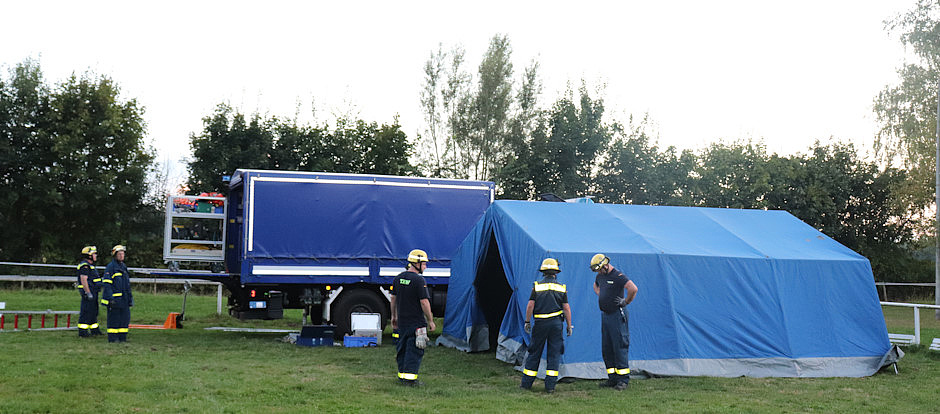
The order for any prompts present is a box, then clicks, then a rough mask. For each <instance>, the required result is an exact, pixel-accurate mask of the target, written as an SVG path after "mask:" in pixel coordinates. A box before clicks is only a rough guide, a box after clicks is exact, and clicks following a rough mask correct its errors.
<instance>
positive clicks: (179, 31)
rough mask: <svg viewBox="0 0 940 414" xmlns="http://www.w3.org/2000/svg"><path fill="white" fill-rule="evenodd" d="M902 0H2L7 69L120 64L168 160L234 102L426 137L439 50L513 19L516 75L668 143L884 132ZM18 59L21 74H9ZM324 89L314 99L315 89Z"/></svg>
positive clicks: (52, 78)
mask: <svg viewBox="0 0 940 414" xmlns="http://www.w3.org/2000/svg"><path fill="white" fill-rule="evenodd" d="M913 3H914V1H913V0H892V1H885V0H881V1H868V0H860V1H859V0H856V1H823V0H816V1H802V0H796V1H787V2H770V1H583V0H582V1H561V2H554V1H537V2H536V1H533V2H529V1H525V2H523V1H506V0H503V1H463V2H455V1H427V2H425V1H420V2H418V1H414V2H407V1H400V2H390V1H331V2H315V1H303V2H301V1H265V2H258V1H249V2H240V1H222V2H215V1H211V2H210V1H186V2H177V1H161V2H134V1H117V2H93V1H91V2H77V1H63V2H50V1H39V0H33V1H16V2H12V1H11V2H4V3H2V7H0V16H2V17H0V65H3V67H4V71H6V70H9V69H10V68H11V67H12V66H14V65H15V64H17V63H19V62H22V61H23V60H24V59H26V58H36V59H38V60H39V62H40V65H41V67H42V69H43V71H44V73H45V76H46V79H47V81H48V82H59V81H61V80H64V79H65V78H66V77H68V76H69V75H70V74H71V73H73V72H77V73H81V72H84V71H88V70H90V71H92V72H94V73H96V74H103V75H107V76H110V77H111V78H112V79H114V80H115V81H116V82H117V83H118V84H119V85H120V86H121V88H122V94H123V98H125V99H128V98H135V99H137V100H138V101H139V103H140V104H142V105H143V106H144V107H145V108H146V114H145V119H146V121H147V124H148V136H149V138H150V139H151V140H152V142H153V145H154V146H155V147H156V148H157V149H158V150H159V152H160V157H161V159H169V160H171V161H177V160H179V159H181V158H183V157H186V156H187V155H188V154H189V147H188V143H189V136H190V135H191V134H193V133H198V132H199V131H201V129H202V120H201V119H202V117H204V116H207V115H209V114H211V112H212V110H213V108H214V107H215V106H216V105H217V104H218V103H221V102H227V103H230V104H232V105H234V106H235V107H237V108H240V109H241V110H242V112H243V113H253V112H255V111H259V112H261V113H262V114H266V115H278V116H293V115H294V114H295V112H297V107H298V105H300V106H301V107H300V108H301V109H300V111H301V113H300V120H302V121H304V122H307V121H310V120H311V119H312V118H311V116H310V111H311V108H315V109H316V111H317V118H318V119H319V120H329V119H331V118H332V117H333V114H335V113H352V114H353V115H356V116H358V117H360V118H362V119H365V120H367V121H377V122H380V123H381V122H391V120H392V119H393V117H394V116H395V115H396V114H397V115H399V117H400V122H401V124H402V127H403V129H404V131H405V132H406V133H407V134H408V135H409V137H414V136H415V135H416V132H417V131H419V130H420V129H421V128H422V117H421V107H420V104H419V91H420V88H421V86H422V79H423V72H422V66H423V65H424V63H425V61H426V60H427V58H428V56H429V54H430V52H431V51H432V50H435V49H437V47H438V45H439V44H443V46H444V48H445V50H447V49H451V48H452V47H453V46H455V45H458V44H459V45H462V46H463V47H464V49H465V50H466V57H467V59H468V63H469V67H468V69H471V70H473V71H475V70H476V67H477V65H478V64H479V62H480V59H481V57H482V55H483V53H484V51H485V50H486V47H487V46H488V42H489V39H490V38H491V37H492V36H493V35H494V34H497V33H502V34H506V35H508V36H509V39H510V41H511V44H512V49H513V50H512V56H513V61H514V62H513V63H514V66H515V69H516V77H517V78H518V77H519V76H520V72H521V71H522V69H523V68H524V67H525V66H526V65H528V63H529V62H530V61H531V60H532V59H536V60H538V61H539V62H540V65H541V77H542V81H543V83H544V92H543V97H542V102H543V104H545V105H548V104H550V103H551V102H553V101H554V100H555V99H556V98H557V97H558V96H559V95H560V94H561V93H563V91H564V90H565V87H566V84H568V83H569V82H571V83H572V84H574V85H577V84H579V83H580V80H581V79H585V80H586V81H587V82H588V85H589V86H590V87H591V88H595V87H597V86H599V85H606V87H605V89H604V94H603V97H604V98H605V101H606V104H607V108H608V115H609V117H608V118H609V119H613V120H621V121H624V120H626V119H627V117H628V116H629V115H630V114H633V115H635V116H642V115H643V114H644V113H648V114H649V116H650V117H651V119H652V120H653V122H654V125H655V127H656V132H658V139H659V144H660V145H661V146H669V145H673V146H676V147H679V148H693V149H695V148H701V147H702V146H704V145H705V144H706V143H710V142H715V141H718V140H719V139H724V140H726V141H727V140H736V139H747V138H753V139H763V140H764V142H765V143H766V144H767V147H768V149H769V150H770V151H772V152H777V153H783V154H791V153H795V152H798V151H806V149H807V148H808V147H809V146H810V145H812V143H813V141H814V140H817V139H819V140H822V141H828V140H829V138H830V137H835V138H836V139H840V140H845V141H850V142H853V143H855V144H856V145H857V146H860V147H862V148H865V149H870V148H871V141H872V139H873V134H874V131H875V129H876V126H875V120H874V117H873V115H872V110H871V109H872V99H873V98H874V96H875V95H876V94H877V93H878V91H880V90H881V89H882V88H884V86H885V85H887V84H890V83H893V82H895V81H896V79H897V74H896V69H897V68H898V67H899V66H900V65H901V64H902V62H903V59H904V56H905V51H904V49H903V47H902V46H901V44H900V42H899V41H898V40H897V37H896V36H894V37H892V36H890V35H889V33H887V32H886V31H885V30H884V24H883V21H884V20H886V19H890V18H892V17H894V16H896V15H897V14H898V13H901V12H903V11H906V10H908V9H910V8H911V7H912V6H913ZM5 76H6V74H5ZM311 102H315V103H314V104H311Z"/></svg>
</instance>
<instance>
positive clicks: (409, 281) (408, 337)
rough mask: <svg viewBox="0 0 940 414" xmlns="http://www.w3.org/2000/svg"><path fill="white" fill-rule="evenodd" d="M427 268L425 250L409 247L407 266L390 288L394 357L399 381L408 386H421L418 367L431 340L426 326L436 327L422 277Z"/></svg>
mask: <svg viewBox="0 0 940 414" xmlns="http://www.w3.org/2000/svg"><path fill="white" fill-rule="evenodd" d="M427 268H428V254H427V253H425V252H424V250H420V249H414V250H412V251H411V252H410V253H408V267H407V268H406V270H405V271H404V272H402V273H400V274H399V275H398V276H396V277H395V282H394V283H393V284H392V291H391V310H392V329H397V330H398V335H399V336H398V344H397V345H396V350H397V353H396V357H395V358H396V361H397V362H398V381H399V384H401V385H406V386H411V387H418V386H421V385H423V383H422V382H420V381H418V368H420V367H421V359H422V358H424V348H426V347H427V344H428V342H429V341H430V339H429V338H428V329H431V330H432V331H433V330H434V329H436V328H437V327H436V326H435V325H434V317H433V315H432V314H431V300H430V296H428V286H427V283H425V281H424V276H421V274H422V273H424V271H425V269H427Z"/></svg>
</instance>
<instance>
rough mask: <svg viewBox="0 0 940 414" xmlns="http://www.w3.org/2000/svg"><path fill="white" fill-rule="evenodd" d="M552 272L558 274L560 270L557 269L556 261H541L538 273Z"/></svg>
mask: <svg viewBox="0 0 940 414" xmlns="http://www.w3.org/2000/svg"><path fill="white" fill-rule="evenodd" d="M546 270H549V271H551V270H554V271H556V272H560V271H561V269H559V268H558V261H557V260H555V259H552V258H551V257H549V258H548V259H545V260H542V266H541V267H539V271H542V272H544V271H546Z"/></svg>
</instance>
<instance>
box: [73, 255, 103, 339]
mask: <svg viewBox="0 0 940 414" xmlns="http://www.w3.org/2000/svg"><path fill="white" fill-rule="evenodd" d="M97 260H98V249H97V248H96V247H95V246H85V247H84V248H82V261H81V262H79V264H78V266H77V269H78V275H77V276H78V285H77V286H76V287H77V288H78V294H79V295H80V296H81V298H82V299H81V300H82V302H81V304H80V305H79V308H78V309H79V310H78V336H79V337H82V338H87V337H91V336H97V335H101V330H100V329H98V291H99V290H100V289H101V276H99V275H98V270H97V269H95V262H96V261H97Z"/></svg>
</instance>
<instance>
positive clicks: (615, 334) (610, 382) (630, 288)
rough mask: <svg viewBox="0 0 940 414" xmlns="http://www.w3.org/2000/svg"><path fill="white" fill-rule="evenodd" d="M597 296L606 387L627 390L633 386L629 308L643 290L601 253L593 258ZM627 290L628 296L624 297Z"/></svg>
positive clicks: (592, 268) (592, 266)
mask: <svg viewBox="0 0 940 414" xmlns="http://www.w3.org/2000/svg"><path fill="white" fill-rule="evenodd" d="M591 270H593V271H594V272H596V273H597V276H596V277H595V278H594V293H595V294H597V303H598V305H599V306H600V308H601V355H602V356H603V358H604V365H605V366H606V367H607V381H606V382H603V383H601V384H600V385H601V386H602V387H612V388H614V389H615V390H617V391H623V390H625V389H626V388H627V386H629V384H630V362H629V359H628V351H629V350H630V325H629V321H630V314H629V313H628V312H627V305H629V304H630V302H633V299H634V298H636V293H637V291H638V290H639V289H638V288H637V287H636V284H634V283H633V281H632V280H630V279H629V278H628V277H627V276H626V275H624V274H623V272H621V271H619V270H617V269H615V268H614V267H613V266H611V265H610V258H609V257H607V256H605V255H603V254H601V253H598V254H595V255H594V257H592V258H591ZM624 290H626V292H627V293H626V295H624Z"/></svg>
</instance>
